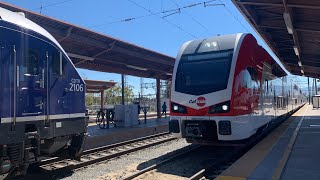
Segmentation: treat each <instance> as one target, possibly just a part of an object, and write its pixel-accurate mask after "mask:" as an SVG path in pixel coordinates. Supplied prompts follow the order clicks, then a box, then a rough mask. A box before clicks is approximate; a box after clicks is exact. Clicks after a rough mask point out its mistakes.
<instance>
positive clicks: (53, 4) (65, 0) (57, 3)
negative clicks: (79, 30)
mask: <svg viewBox="0 0 320 180" xmlns="http://www.w3.org/2000/svg"><path fill="white" fill-rule="evenodd" d="M70 1H73V0H64V1H60V2H56V3H52V4H48V5H45V6H42V4H41V6H40V7H38V8H34V9H31V10H40V14H41V11H42V10H43V9H44V8H48V7H51V6H56V5H59V4H64V3H67V2H70Z"/></svg>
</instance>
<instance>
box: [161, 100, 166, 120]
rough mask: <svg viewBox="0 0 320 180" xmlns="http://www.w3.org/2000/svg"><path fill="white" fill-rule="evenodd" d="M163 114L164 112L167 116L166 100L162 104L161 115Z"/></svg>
mask: <svg viewBox="0 0 320 180" xmlns="http://www.w3.org/2000/svg"><path fill="white" fill-rule="evenodd" d="M163 114H164V117H167V105H166V102H163V104H162V114H161V117H162V115H163Z"/></svg>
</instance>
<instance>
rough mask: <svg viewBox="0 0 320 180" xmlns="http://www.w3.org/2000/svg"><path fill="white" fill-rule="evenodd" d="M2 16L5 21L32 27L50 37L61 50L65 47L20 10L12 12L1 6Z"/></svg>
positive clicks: (0, 15)
mask: <svg viewBox="0 0 320 180" xmlns="http://www.w3.org/2000/svg"><path fill="white" fill-rule="evenodd" d="M0 18H1V20H3V21H7V22H10V23H12V24H16V25H18V26H21V27H24V28H26V29H30V30H32V31H34V32H36V33H39V34H41V35H42V36H44V37H46V38H48V39H49V40H50V41H52V42H53V43H54V44H55V45H56V46H58V47H59V48H60V49H61V50H63V48H62V47H61V46H60V44H59V43H58V42H57V41H56V39H55V38H54V37H53V36H52V35H51V34H50V33H49V32H48V31H46V30H45V29H44V28H42V27H41V26H39V25H38V24H36V23H34V22H33V21H31V20H29V19H27V18H25V16H24V14H23V13H19V12H12V11H9V10H7V9H4V8H1V7H0Z"/></svg>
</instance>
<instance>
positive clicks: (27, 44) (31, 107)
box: [17, 35, 48, 121]
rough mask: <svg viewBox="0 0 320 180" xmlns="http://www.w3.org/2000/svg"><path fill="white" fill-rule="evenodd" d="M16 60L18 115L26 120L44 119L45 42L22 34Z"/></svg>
mask: <svg viewBox="0 0 320 180" xmlns="http://www.w3.org/2000/svg"><path fill="white" fill-rule="evenodd" d="M20 52H21V58H19V61H18V67H17V69H18V85H17V86H18V89H19V91H18V93H17V94H18V96H19V101H18V106H17V108H18V115H19V116H23V117H26V116H29V117H30V118H24V119H25V120H28V121H35V120H46V118H47V116H46V115H47V112H46V109H47V107H46V104H47V93H48V92H47V82H46V81H47V63H46V62H47V59H48V58H47V53H46V43H45V42H44V41H42V40H40V39H36V38H34V37H31V36H29V35H25V36H24V41H23V44H22V45H21V50H20Z"/></svg>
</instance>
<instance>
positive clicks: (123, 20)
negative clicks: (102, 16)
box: [88, 0, 223, 28]
mask: <svg viewBox="0 0 320 180" xmlns="http://www.w3.org/2000/svg"><path fill="white" fill-rule="evenodd" d="M214 1H216V0H210V1H204V2H200V3H193V4H189V5H186V6H183V7H178V8H175V9H170V10H164V8H163V2H161V11H160V12H150V10H148V9H147V8H143V7H140V8H143V9H144V10H146V11H148V12H149V13H150V14H147V15H142V16H138V17H128V18H123V19H120V20H116V21H112V22H108V23H102V24H97V25H92V26H89V27H88V28H96V27H101V26H105V25H110V24H117V23H123V22H128V21H132V20H138V19H142V18H145V17H149V16H155V15H160V14H164V16H163V17H162V18H165V17H167V16H168V14H167V13H170V12H171V13H172V14H171V15H173V14H177V12H178V11H179V9H186V8H193V7H195V6H198V5H202V4H203V5H204V7H206V6H208V5H209V3H211V2H214ZM131 3H135V2H131ZM136 5H137V3H136ZM211 5H214V4H211ZM216 5H223V4H216ZM139 6H141V5H139ZM169 16H170V15H169Z"/></svg>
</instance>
